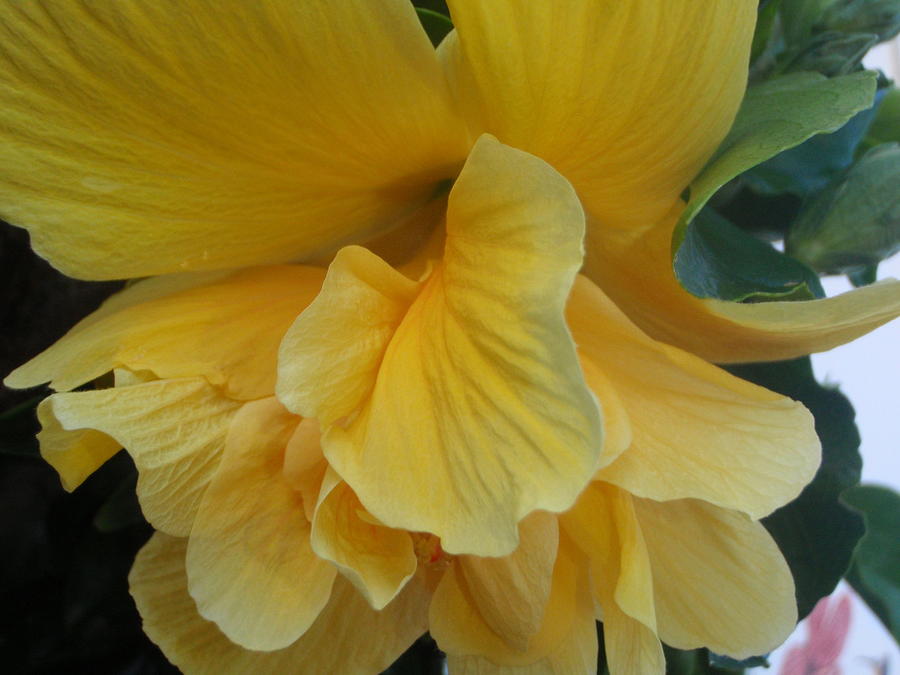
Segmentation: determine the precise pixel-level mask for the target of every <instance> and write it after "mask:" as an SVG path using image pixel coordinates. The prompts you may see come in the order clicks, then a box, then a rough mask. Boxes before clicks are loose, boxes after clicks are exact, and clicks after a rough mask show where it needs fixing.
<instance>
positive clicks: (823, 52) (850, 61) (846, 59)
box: [779, 31, 878, 77]
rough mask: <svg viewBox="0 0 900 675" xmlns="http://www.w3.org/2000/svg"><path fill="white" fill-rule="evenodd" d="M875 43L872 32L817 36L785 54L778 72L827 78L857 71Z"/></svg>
mask: <svg viewBox="0 0 900 675" xmlns="http://www.w3.org/2000/svg"><path fill="white" fill-rule="evenodd" d="M877 42H878V36H877V35H873V34H872V33H839V32H836V31H829V32H827V33H820V34H819V35H816V36H815V37H814V38H812V39H811V40H810V41H809V42H808V43H806V44H805V45H804V46H803V48H802V49H800V50H797V51H796V52H792V53H791V54H790V55H785V59H784V62H783V63H781V64H779V65H780V68H779V70H781V71H782V72H786V73H787V72H799V71H806V70H808V71H815V72H818V73H822V74H823V75H825V76H827V77H832V76H834V75H846V74H847V73H851V72H853V71H854V70H857V69H859V67H860V64H861V63H862V60H863V57H864V56H865V55H866V54H867V53H868V52H869V49H871V48H872V46H874V45H875V44H876V43H877Z"/></svg>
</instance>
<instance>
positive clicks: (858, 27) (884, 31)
mask: <svg viewBox="0 0 900 675" xmlns="http://www.w3.org/2000/svg"><path fill="white" fill-rule="evenodd" d="M821 23H822V24H823V25H824V26H826V27H827V28H828V29H829V30H839V31H843V32H845V33H852V32H864V33H876V34H877V35H878V41H879V42H883V41H884V40H889V39H891V38H892V37H894V36H895V35H896V34H897V33H898V32H900V0H831V5H830V6H829V7H828V9H827V10H826V11H825V12H824V14H823V16H822V19H821Z"/></svg>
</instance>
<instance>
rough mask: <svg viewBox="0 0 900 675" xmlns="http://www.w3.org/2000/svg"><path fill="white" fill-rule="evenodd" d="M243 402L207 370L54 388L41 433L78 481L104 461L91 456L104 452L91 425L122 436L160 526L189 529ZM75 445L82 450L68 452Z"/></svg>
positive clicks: (47, 449)
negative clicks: (87, 387)
mask: <svg viewBox="0 0 900 675" xmlns="http://www.w3.org/2000/svg"><path fill="white" fill-rule="evenodd" d="M240 405H241V404H240V403H239V402H237V401H233V400H231V399H229V398H227V397H225V396H222V394H221V392H220V391H218V390H217V389H216V388H214V387H211V386H210V385H209V384H207V383H206V381H204V380H203V379H201V378H185V379H177V380H155V381H151V382H147V383H144V384H134V385H132V386H123V387H116V388H114V389H100V390H96V391H77V392H68V393H62V394H54V395H52V396H50V397H49V398H48V399H46V401H45V402H44V403H42V404H41V415H42V417H43V420H44V424H45V425H46V426H45V429H46V431H42V432H41V433H40V434H39V435H38V438H39V440H40V441H41V444H42V449H41V452H42V453H43V455H44V456H45V457H46V458H47V461H49V462H50V463H51V464H53V465H54V466H55V467H57V468H58V470H59V471H60V473H61V475H62V479H63V483H64V484H69V485H71V486H72V487H75V485H77V483H78V482H80V481H81V480H83V479H84V478H85V476H86V472H90V471H93V470H94V469H96V468H97V466H99V464H96V465H92V464H90V463H89V462H90V461H94V462H95V463H96V461H97V460H100V459H102V458H103V455H102V453H101V454H99V455H97V454H95V452H96V450H94V449H89V450H85V449H84V448H83V447H80V446H81V444H83V443H84V442H85V434H87V433H88V432H87V431H86V430H95V431H96V432H101V433H103V434H105V435H106V436H108V437H110V438H111V439H115V441H116V442H117V443H118V444H119V446H120V447H125V449H127V450H128V453H129V454H130V455H131V456H132V458H133V459H134V463H135V465H136V466H137V469H138V484H137V494H138V498H139V499H140V503H141V509H142V510H143V512H144V516H145V517H146V518H147V520H149V521H150V523H151V524H152V525H153V526H154V527H155V528H156V529H158V530H163V531H164V532H168V533H170V534H174V535H176V536H186V535H187V534H188V533H189V532H190V531H191V527H192V526H193V523H194V516H195V515H196V513H197V509H198V508H199V505H200V500H201V498H202V497H203V493H204V492H205V491H206V489H207V485H208V484H209V481H210V479H211V478H212V476H213V474H214V472H215V470H216V467H217V466H218V464H219V459H220V457H221V454H222V448H223V447H224V445H225V437H226V434H227V430H228V425H229V423H230V422H231V419H232V417H233V416H234V414H235V413H236V412H237V410H238V408H240ZM63 432H66V433H68V434H71V435H70V436H69V437H68V438H67V437H66V433H63ZM90 436H93V434H91V435H90ZM90 436H89V437H90ZM104 443H105V442H104ZM94 447H96V446H94ZM105 447H106V448H107V449H108V450H111V447H112V446H111V444H110V445H106V446H105ZM73 451H74V452H77V453H79V455H80V456H76V457H75V458H73V459H72V460H68V459H63V454H64V453H67V452H73ZM85 453H88V454H87V455H85ZM101 463H102V462H101Z"/></svg>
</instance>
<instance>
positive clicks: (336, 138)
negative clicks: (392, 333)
mask: <svg viewBox="0 0 900 675" xmlns="http://www.w3.org/2000/svg"><path fill="white" fill-rule="evenodd" d="M338 35H340V36H343V37H342V38H341V39H338V38H337V36H338ZM0 42H2V44H3V50H2V53H0V66H2V67H0V72H2V75H0V111H2V112H0V163H2V166H3V174H2V179H0V215H2V217H3V219H4V220H7V221H9V222H12V223H14V224H16V225H20V226H23V227H27V228H28V229H29V230H30V232H31V236H32V243H33V245H34V248H35V250H36V251H38V252H39V253H40V254H41V255H43V256H45V257H47V258H48V259H49V260H50V261H51V262H52V263H53V264H54V265H55V266H57V267H58V268H59V269H61V270H62V271H64V272H65V273H66V274H69V275H70V276H76V277H82V278H92V279H108V278H123V277H138V276H148V275H154V274H162V273H171V272H177V271H182V270H195V269H217V268H225V267H237V266H245V265H252V264H259V263H272V262H283V261H287V260H297V259H302V258H303V257H304V256H311V255H314V254H316V253H319V252H323V251H326V250H329V249H334V248H337V247H338V246H339V245H340V244H342V243H344V242H346V241H347V240H348V239H350V238H354V239H359V238H360V237H364V236H371V235H373V234H377V233H378V232H379V231H383V230H385V229H387V228H388V227H390V226H391V225H392V224H393V223H394V222H395V221H396V220H398V219H399V218H401V217H402V216H404V215H406V212H407V211H409V210H410V209H411V208H415V207H416V206H417V205H418V204H421V203H424V202H425V201H426V200H428V199H429V198H430V196H431V194H432V193H433V192H434V189H435V186H436V185H437V183H438V182H439V181H441V180H443V179H445V178H449V177H452V175H453V174H454V173H455V172H456V170H458V167H459V166H460V165H461V164H462V161H463V159H464V158H465V153H466V151H467V149H468V144H469V140H468V136H467V133H466V132H465V130H464V128H463V125H462V123H461V122H460V121H459V120H458V119H457V118H456V117H455V115H454V113H453V112H452V106H451V104H450V95H449V93H448V92H447V87H446V84H445V83H444V80H443V75H442V73H441V68H440V65H439V63H438V61H437V58H436V56H435V54H434V50H433V49H432V47H431V45H430V43H429V42H428V39H427V37H426V36H425V34H424V32H423V31H422V29H421V27H420V25H419V23H418V21H417V19H416V15H415V12H414V10H413V8H412V7H411V6H410V4H409V3H408V2H406V1H405V0H347V1H343V2H337V3H335V2H330V1H329V0H307V1H304V2H294V1H292V0H260V1H256V2H245V1H244V0H217V1H215V2H214V1H213V0H204V1H203V2H195V3H191V4H190V5H187V6H186V5H185V4H184V3H183V2H180V1H179V0H155V1H154V2H139V1H136V0H125V1H119V0H100V1H94V2H88V1H87V0H73V1H72V2H61V3H37V2H24V3H23V2H15V3H5V4H4V6H3V9H2V10H0Z"/></svg>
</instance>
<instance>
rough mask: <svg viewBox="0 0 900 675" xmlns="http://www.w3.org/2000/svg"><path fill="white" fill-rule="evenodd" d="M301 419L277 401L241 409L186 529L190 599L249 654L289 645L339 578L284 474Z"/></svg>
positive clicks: (311, 621)
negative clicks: (320, 552)
mask: <svg viewBox="0 0 900 675" xmlns="http://www.w3.org/2000/svg"><path fill="white" fill-rule="evenodd" d="M298 421H299V420H298V418H297V417H296V416H294V415H291V414H290V413H288V412H287V411H286V410H285V409H284V408H283V407H282V405H281V404H280V403H279V402H278V401H277V400H276V399H275V398H274V397H271V398H267V399H261V400H259V401H254V402H252V403H247V404H245V405H244V406H243V407H242V408H241V410H240V412H239V413H238V414H237V415H236V416H235V418H234V421H233V423H232V425H231V428H230V429H229V432H228V438H227V440H226V444H225V452H224V454H223V456H222V461H221V464H220V465H219V469H218V471H216V474H215V476H214V477H213V480H212V482H211V483H210V485H209V488H208V489H207V490H206V494H205V495H204V497H203V501H202V503H201V504H200V509H199V511H198V512H197V518H196V520H195V522H194V527H193V529H192V530H191V533H190V541H189V544H188V549H187V563H186V565H187V574H188V582H189V583H188V586H189V588H190V593H191V596H192V597H193V598H194V600H196V602H197V607H198V609H199V611H200V614H202V615H203V616H204V617H205V618H207V619H209V620H211V621H214V622H215V623H216V624H217V625H218V626H219V628H220V630H221V631H222V632H223V633H225V635H227V636H228V638H229V639H230V640H231V641H232V642H235V643H237V644H239V645H241V646H242V647H246V648H247V649H256V650H261V651H269V650H273V649H282V648H284V647H287V646H288V645H290V644H291V643H293V642H294V641H295V640H296V639H297V638H298V637H300V636H301V635H302V634H303V633H304V632H306V630H307V629H308V628H309V627H310V626H311V625H312V623H313V622H314V621H315V620H316V617H318V615H319V613H320V612H321V611H322V608H323V607H325V604H326V603H327V602H328V598H329V597H330V595H331V586H332V583H333V582H334V577H335V574H336V571H335V568H334V566H333V565H331V564H330V563H329V562H326V561H325V560H322V559H321V558H319V557H318V556H316V554H315V553H314V552H313V550H312V547H311V546H310V541H309V533H310V524H309V521H308V520H307V519H306V516H305V515H304V513H303V505H302V502H301V499H300V497H299V495H297V493H295V492H294V491H293V490H292V489H291V488H290V487H289V486H288V484H287V482H286V481H285V480H284V477H283V476H282V472H281V469H282V464H283V461H284V448H285V445H286V444H287V441H288V439H289V438H290V436H291V434H292V433H293V431H294V429H295V427H296V426H297V422H298Z"/></svg>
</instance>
